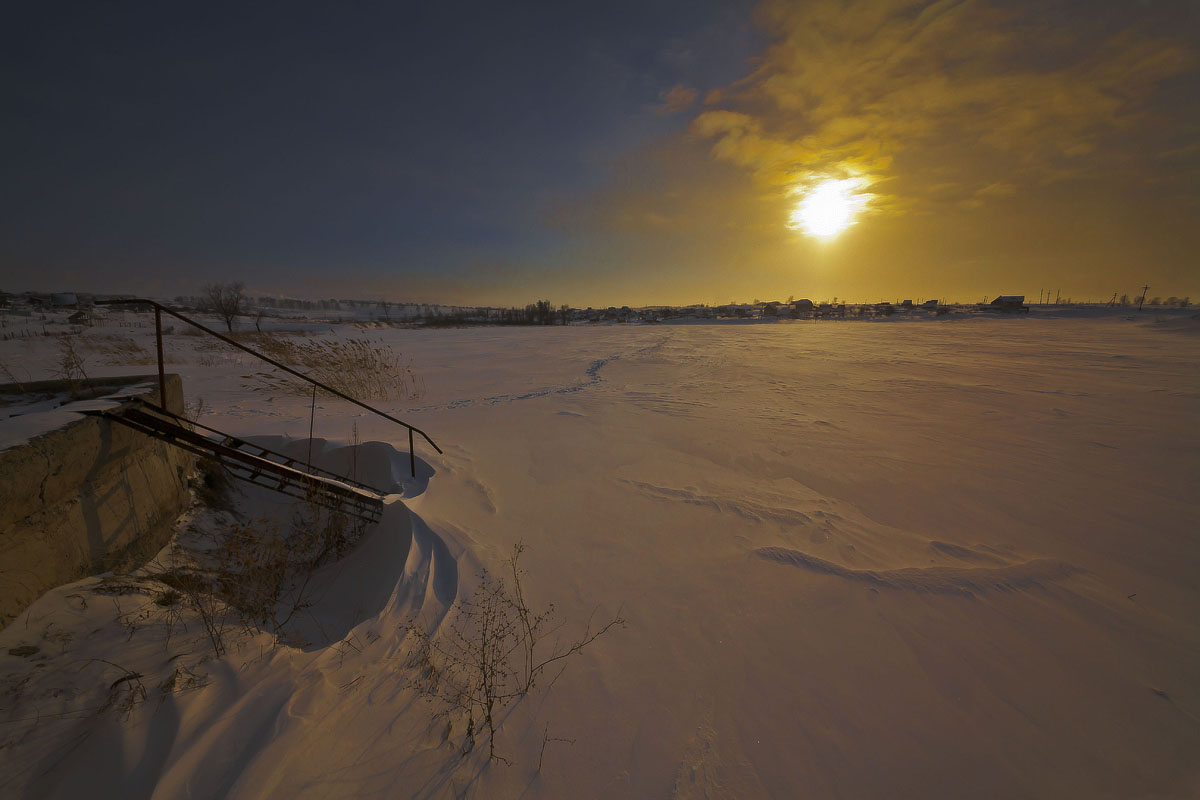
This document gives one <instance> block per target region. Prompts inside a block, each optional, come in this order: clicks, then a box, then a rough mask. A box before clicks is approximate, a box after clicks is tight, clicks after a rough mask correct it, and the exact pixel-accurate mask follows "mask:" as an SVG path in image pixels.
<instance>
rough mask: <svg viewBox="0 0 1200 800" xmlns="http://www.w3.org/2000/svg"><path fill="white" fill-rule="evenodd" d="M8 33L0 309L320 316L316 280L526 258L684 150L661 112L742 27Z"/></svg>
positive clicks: (150, 16)
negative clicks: (134, 294) (269, 305)
mask: <svg viewBox="0 0 1200 800" xmlns="http://www.w3.org/2000/svg"><path fill="white" fill-rule="evenodd" d="M4 27H5V28H6V33H5V34H3V54H2V55H0V59H3V62H4V64H3V76H4V78H3V81H4V94H5V97H6V100H5V103H4V108H5V111H4V116H5V120H4V124H3V126H2V127H0V152H3V154H4V155H3V165H4V168H3V173H4V176H5V177H4V184H5V189H4V193H3V199H2V201H0V202H2V205H0V212H2V213H0V242H2V244H0V281H2V283H0V288H5V289H25V288H46V289H49V288H56V287H59V286H66V285H70V286H74V287H76V288H80V289H85V288H86V289H105V288H111V289H113V290H120V289H123V290H134V289H138V288H139V284H140V283H141V281H143V280H144V279H146V278H147V277H149V276H160V277H161V278H163V279H164V280H163V283H162V284H161V290H162V291H166V292H168V293H170V292H172V291H174V288H173V287H175V286H183V285H184V284H186V283H188V282H193V281H194V282H201V281H203V280H210V279H214V278H235V277H242V278H244V279H245V280H246V281H247V283H248V284H250V285H251V286H253V287H256V288H260V289H262V290H268V291H269V290H275V291H303V290H304V289H305V286H306V285H309V284H311V285H313V286H316V287H317V288H320V289H322V290H323V293H335V292H333V290H332V289H325V286H326V285H329V284H330V283H331V281H329V280H321V279H318V278H317V277H316V276H322V275H323V276H326V277H327V278H329V277H332V278H333V279H334V282H333V283H332V285H334V286H336V285H337V284H336V280H338V276H341V277H342V278H344V279H345V280H346V281H347V282H348V284H349V285H348V286H347V288H350V286H354V287H355V288H358V286H359V285H361V284H362V283H363V282H364V281H367V282H369V280H371V279H379V280H381V281H382V282H383V283H385V284H387V285H388V286H389V287H391V288H393V289H398V288H399V287H401V286H403V284H404V282H405V280H406V279H408V278H413V277H418V278H422V279H424V280H426V281H428V282H429V283H430V285H434V286H436V285H437V281H436V276H438V275H441V274H445V275H451V276H454V275H457V276H459V277H460V278H463V279H466V278H467V277H469V276H468V273H470V271H471V270H473V269H478V268H479V267H478V264H479V263H480V262H481V261H483V262H487V261H495V260H502V261H505V262H509V263H519V262H520V261H522V260H523V259H525V258H536V257H538V254H539V253H545V252H548V251H551V250H553V248H554V247H555V246H556V238H557V237H560V236H561V235H562V234H561V233H558V232H556V231H554V230H552V229H549V228H547V227H546V225H545V223H544V218H545V215H546V213H547V208H548V207H549V206H551V205H552V204H553V203H554V202H555V201H556V200H557V199H559V198H563V197H571V196H574V195H576V194H578V193H580V192H585V191H587V190H589V189H590V188H592V187H594V186H596V185H598V184H600V183H601V182H602V181H603V180H604V178H605V175H606V172H607V170H608V165H609V163H610V162H611V161H612V160H613V159H614V158H617V157H619V156H620V155H621V154H622V153H623V152H626V151H628V150H630V149H633V148H636V147H637V146H639V145H640V144H642V143H643V142H646V141H650V140H652V139H653V138H654V137H656V136H661V135H664V134H666V133H670V132H672V131H677V130H679V129H681V128H682V127H684V126H685V125H686V121H683V120H680V119H678V118H677V117H674V116H672V115H667V114H663V113H660V112H659V111H657V110H656V108H655V107H656V106H657V105H659V104H661V102H662V97H661V96H662V94H663V93H664V92H666V91H667V90H669V89H670V88H671V87H673V86H675V85H676V84H679V83H683V84H686V85H687V86H689V87H699V89H700V90H701V91H704V90H706V89H707V88H712V87H716V86H721V85H725V84H728V83H729V82H731V81H732V80H735V79H736V78H738V77H740V76H741V75H743V74H745V72H746V69H747V67H746V63H747V59H748V58H749V57H750V56H751V55H752V54H753V51H754V48H755V47H756V38H755V34H754V32H753V26H752V24H751V20H750V15H749V5H748V4H746V3H729V2H724V3H716V2H694V1H693V0H688V1H686V2H676V1H675V0H669V1H667V2H652V3H645V2H605V3H544V4H532V3H530V4H509V3H420V4H418V3H349V4H332V3H296V2H288V3H244V4H243V3H239V4H229V5H220V4H215V3H204V4H200V3H197V4H190V5H189V6H184V5H182V4H175V3H136V4H135V3H123V4H109V3H87V4H78V5H64V4H56V3H29V4H24V6H23V7H22V8H15V7H10V8H9V9H8V10H7V11H6V13H5V23H4ZM431 276H433V279H431ZM159 286H160V284H157V283H151V284H150V285H148V286H147V288H157V287H159ZM181 290H182V289H181ZM401 293H402V292H401Z"/></svg>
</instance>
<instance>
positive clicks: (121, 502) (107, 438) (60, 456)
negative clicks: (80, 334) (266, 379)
mask: <svg viewBox="0 0 1200 800" xmlns="http://www.w3.org/2000/svg"><path fill="white" fill-rule="evenodd" d="M91 384H92V387H93V389H94V390H97V391H99V392H101V393H103V394H105V395H110V394H122V395H128V396H137V397H141V398H143V399H145V400H147V401H149V402H151V403H154V404H155V405H157V404H158V376H157V375H153V376H144V375H138V376H131V377H122V378H106V379H100V380H95V379H93V380H92V381H91ZM21 388H22V389H23V390H24V391H25V392H54V391H60V390H66V389H67V388H68V385H67V384H66V383H65V382H53V381H43V382H39V383H36V384H26V385H24V386H23V387H21ZM166 388H167V408H168V410H170V411H172V412H174V413H176V414H182V413H183V383H182V381H181V380H180V378H179V376H178V375H168V376H167V383H166ZM122 390H126V391H124V392H123V391H122ZM15 391H16V387H12V386H0V394H11V393H14V392H15ZM194 462H195V459H194V457H193V456H192V455H190V454H189V453H186V452H184V451H183V450H180V449H179V448H176V447H171V446H169V445H167V444H164V443H163V442H160V441H158V440H156V439H152V438H150V437H148V436H145V435H144V434H141V433H138V432H137V431H134V430H132V429H130V428H127V427H125V426H124V425H120V424H117V423H113V422H110V421H108V420H106V419H103V418H99V417H93V416H86V417H85V416H80V417H79V418H78V419H76V420H73V421H71V422H69V423H68V424H66V425H64V426H63V427H60V428H56V429H54V430H52V431H49V432H47V433H44V434H42V435H40V436H37V437H36V438H33V439H31V440H30V441H29V442H27V443H25V444H23V445H19V446H16V447H13V448H10V449H8V450H4V451H0V627H3V626H5V625H7V624H8V623H9V622H10V621H11V620H12V619H13V618H14V617H16V616H17V615H18V614H20V613H21V611H23V610H24V609H25V608H26V607H27V606H28V605H29V604H30V603H32V602H33V601H34V600H36V599H37V598H38V597H39V596H41V594H42V593H43V592H45V591H47V590H48V589H51V588H53V587H55V586H60V585H62V584H64V583H70V582H71V581H75V580H79V579H80V578H83V577H86V576H88V575H95V574H97V573H101V572H108V571H118V572H119V571H127V570H129V569H132V568H134V567H137V566H140V565H141V564H144V563H145V562H146V561H148V560H149V559H150V558H152V557H153V556H154V555H155V554H156V553H157V552H158V551H159V550H161V549H162V547H163V546H164V545H165V544H166V543H167V541H168V540H169V539H170V537H171V532H172V530H173V528H174V523H175V521H176V519H178V517H179V514H180V513H181V512H182V511H183V510H184V509H186V508H187V507H188V504H189V503H190V500H191V495H190V492H189V491H188V479H189V477H190V476H191V474H192V472H193V469H194V465H195V464H194Z"/></svg>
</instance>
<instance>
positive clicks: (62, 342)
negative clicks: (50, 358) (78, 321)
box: [54, 336, 92, 397]
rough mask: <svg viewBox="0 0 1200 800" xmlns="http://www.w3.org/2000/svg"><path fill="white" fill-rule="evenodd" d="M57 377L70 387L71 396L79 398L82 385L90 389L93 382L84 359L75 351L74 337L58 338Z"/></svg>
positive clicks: (55, 370)
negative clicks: (85, 367) (85, 366)
mask: <svg viewBox="0 0 1200 800" xmlns="http://www.w3.org/2000/svg"><path fill="white" fill-rule="evenodd" d="M54 374H55V377H57V378H58V379H59V380H62V381H66V382H67V383H68V384H69V385H70V389H71V396H72V397H78V396H79V390H80V388H81V385H82V384H87V386H88V388H89V389H90V388H91V386H92V381H91V379H90V378H88V375H87V371H86V370H85V369H84V359H83V357H82V356H81V355H80V354H79V352H78V351H77V350H76V349H75V337H74V336H60V337H58V360H57V361H56V362H55V369H54Z"/></svg>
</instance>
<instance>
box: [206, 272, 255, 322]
mask: <svg viewBox="0 0 1200 800" xmlns="http://www.w3.org/2000/svg"><path fill="white" fill-rule="evenodd" d="M201 302H202V305H203V306H204V309H205V310H206V311H211V312H212V313H214V314H216V315H217V316H218V317H220V318H221V319H222V320H223V321H224V323H225V327H226V328H227V329H228V330H229V332H230V333H233V321H234V319H236V318H237V317H238V316H239V315H241V314H244V313H245V312H246V284H244V283H242V282H241V281H235V282H231V283H206V284H204V293H203V295H201Z"/></svg>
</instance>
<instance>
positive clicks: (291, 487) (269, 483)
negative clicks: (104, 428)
mask: <svg viewBox="0 0 1200 800" xmlns="http://www.w3.org/2000/svg"><path fill="white" fill-rule="evenodd" d="M84 413H85V414H89V415H92V416H98V417H103V418H105V419H107V420H110V421H111V422H115V423H118V424H120V425H125V426H127V427H129V428H133V429H134V430H136V431H139V432H141V433H144V434H145V435H147V436H150V437H153V438H155V439H158V440H160V441H163V442H166V443H167V444H170V445H173V446H175V447H178V448H181V449H183V450H187V451H188V452H190V453H194V454H195V455H197V456H200V457H201V458H210V459H213V460H215V461H216V462H217V463H218V464H220V465H221V466H222V467H224V468H225V469H226V470H227V471H228V472H229V474H230V475H232V476H233V477H235V478H238V479H240V480H243V481H246V482H247V483H253V484H255V485H256V486H262V487H265V488H267V489H271V490H273V491H276V492H280V493H282V494H286V495H289V496H291V497H298V498H302V499H304V500H307V501H309V502H313V503H316V504H317V505H320V506H323V507H325V508H328V509H330V510H332V511H336V512H339V513H342V514H346V515H347V516H352V517H356V518H358V519H361V520H363V521H365V522H378V521H379V519H380V517H381V516H382V514H383V498H384V496H385V494H386V493H385V492H383V491H381V490H379V489H375V488H373V487H371V486H367V485H366V484H364V483H359V482H358V481H355V480H351V479H349V478H344V477H342V476H340V475H337V474H335V473H332V472H328V471H326V470H323V469H318V468H316V467H314V466H312V465H311V464H306V463H304V462H303V461H299V460H298V459H295V458H291V457H289V456H286V455H284V454H283V453H277V452H275V451H274V450H269V449H267V448H265V447H262V446H260V445H257V444H253V443H251V442H248V441H246V440H245V439H239V438H237V437H236V436H230V435H229V434H227V433H223V432H222V431H219V430H217V429H216V428H210V427H209V426H207V425H202V424H200V423H199V422H194V421H191V420H188V419H185V418H183V417H181V416H179V415H177V414H173V413H171V412H170V411H167V410H165V409H162V408H159V407H158V406H156V405H152V404H150V403H146V402H144V401H142V400H139V399H130V400H128V401H126V402H124V403H122V404H121V405H120V406H118V407H117V408H112V409H104V410H96V411H85V412H84Z"/></svg>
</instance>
